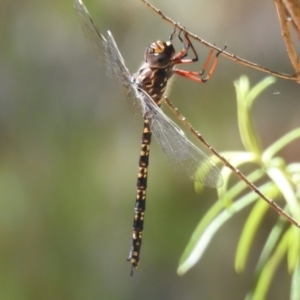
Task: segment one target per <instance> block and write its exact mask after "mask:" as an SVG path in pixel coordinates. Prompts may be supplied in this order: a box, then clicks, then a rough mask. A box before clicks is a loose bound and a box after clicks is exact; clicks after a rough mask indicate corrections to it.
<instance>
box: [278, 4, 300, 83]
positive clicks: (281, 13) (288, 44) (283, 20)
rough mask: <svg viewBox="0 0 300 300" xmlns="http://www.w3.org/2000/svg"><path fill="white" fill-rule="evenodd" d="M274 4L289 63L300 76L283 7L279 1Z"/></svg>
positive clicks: (299, 65)
mask: <svg viewBox="0 0 300 300" xmlns="http://www.w3.org/2000/svg"><path fill="white" fill-rule="evenodd" d="M274 2H275V6H276V9H277V13H278V18H279V22H280V26H281V30H282V37H283V40H284V42H285V46H286V50H287V53H288V55H289V58H290V61H291V63H292V66H293V68H294V70H295V72H296V74H298V75H299V74H300V63H299V59H298V56H297V53H296V50H295V48H294V44H293V42H292V38H291V34H290V30H289V28H288V24H287V18H286V12H285V7H284V5H283V3H282V1H281V0H274ZM297 82H299V83H300V79H299V76H298V80H297Z"/></svg>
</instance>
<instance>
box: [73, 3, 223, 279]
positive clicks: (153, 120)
mask: <svg viewBox="0 0 300 300" xmlns="http://www.w3.org/2000/svg"><path fill="white" fill-rule="evenodd" d="M74 7H75V9H76V12H77V14H78V17H79V21H80V24H81V27H82V30H83V32H84V35H85V37H86V38H87V40H89V41H90V42H91V44H92V46H93V48H94V50H95V52H96V54H97V56H100V57H102V58H103V57H104V60H105V64H106V67H107V69H108V70H109V72H110V74H111V75H112V77H114V78H117V79H118V80H119V81H120V82H121V83H122V85H123V86H124V88H125V91H126V96H127V99H128V103H129V105H130V106H131V107H132V109H133V111H134V113H136V114H139V115H141V116H142V117H143V120H144V125H143V134H142V143H141V152H140V158H139V171H138V179H137V194H136V202H135V215H134V222H133V234H132V244H131V249H130V253H129V257H128V260H129V261H130V262H131V265H132V271H131V275H133V272H134V270H135V269H136V268H137V265H138V262H139V257H140V251H141V244H142V231H143V226H144V214H145V208H146V188H147V175H148V164H149V149H150V142H151V136H152V135H153V136H154V137H155V139H156V141H157V143H158V144H159V145H160V146H161V148H162V149H163V151H164V153H165V154H166V156H167V158H168V160H169V161H170V163H171V165H172V166H173V167H174V169H175V170H176V171H178V172H180V173H181V174H182V173H184V174H186V175H187V176H188V177H190V178H191V179H193V180H195V181H197V182H199V183H201V184H203V185H205V186H208V187H213V188H218V187H220V186H221V185H222V183H223V180H222V177H221V174H220V172H219V170H218V168H217V166H216V165H215V164H214V163H213V162H212V161H211V160H210V159H209V157H208V156H207V155H206V154H205V153H204V152H202V151H201V150H200V149H198V148H197V147H196V146H195V145H194V144H192V143H191V142H190V141H189V140H188V139H187V137H186V136H185V134H184V133H183V131H182V130H181V129H180V128H179V127H178V126H177V125H176V124H175V123H174V122H173V121H172V120H171V119H169V118H168V117H167V116H166V115H165V114H164V113H163V112H162V110H161V108H160V106H161V103H162V99H163V98H162V97H163V94H164V91H165V89H166V86H167V83H168V80H169V79H170V77H171V76H172V75H173V74H177V75H180V76H183V77H185V78H188V79H191V80H194V81H196V82H199V83H201V82H206V81H207V80H208V79H209V78H210V77H211V75H212V74H213V72H214V70H215V67H216V65H217V62H218V56H219V54H220V53H221V51H219V52H217V54H216V55H215V56H214V59H213V62H212V65H211V68H210V70H209V72H208V73H207V75H206V77H205V78H202V77H201V76H202V75H203V73H204V71H205V69H206V68H207V66H208V65H209V62H210V61H211V59H212V57H213V50H211V51H210V53H209V55H208V58H207V60H206V61H205V64H204V66H203V70H202V71H201V72H193V71H185V70H179V69H176V68H175V65H178V64H188V63H193V62H196V61H198V56H197V53H196V51H195V49H194V47H193V45H192V43H191V41H190V39H189V37H188V35H187V34H186V33H184V38H182V37H181V34H182V31H179V33H178V35H177V36H178V38H179V40H180V41H181V43H182V44H183V49H182V50H181V51H180V52H178V53H177V54H176V53H175V49H174V46H173V44H172V39H173V36H174V35H175V33H176V29H175V30H174V31H173V32H172V34H171V36H170V38H169V41H167V42H163V41H156V42H153V43H152V44H151V45H150V46H149V47H147V49H146V51H145V55H144V58H145V62H144V64H143V65H142V66H141V67H140V68H139V70H138V71H137V72H136V73H135V74H133V75H131V74H130V73H129V71H128V69H127V67H126V66H125V63H124V60H123V58H122V55H121V53H120V51H119V49H118V47H117V44H116V42H115V40H114V38H113V36H112V34H111V32H110V31H107V35H106V36H104V35H102V34H101V33H100V31H99V29H98V28H97V26H96V25H95V23H94V21H93V20H92V18H91V17H90V14H89V12H88V10H87V9H86V7H85V6H84V4H83V2H82V1H81V0H75V1H74ZM224 49H225V48H224ZM224 49H223V50H224ZM189 50H191V51H192V52H193V54H194V56H195V57H194V58H192V59H190V58H187V55H188V51H189ZM223 50H222V51H223Z"/></svg>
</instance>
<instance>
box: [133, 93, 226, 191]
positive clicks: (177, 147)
mask: <svg viewBox="0 0 300 300" xmlns="http://www.w3.org/2000/svg"><path fill="white" fill-rule="evenodd" d="M139 97H142V98H143V102H144V103H145V115H144V117H145V118H147V119H148V120H149V122H150V124H151V125H150V127H151V130H152V133H153V136H154V138H155V139H156V141H157V143H158V144H159V145H160V147H161V148H162V149H163V151H164V153H165V154H166V156H167V158H168V160H169V162H170V163H171V165H172V167H173V169H174V170H175V171H176V172H178V173H181V174H182V173H184V174H185V175H187V176H188V177H190V178H191V179H193V180H195V181H197V182H200V183H201V184H203V185H206V186H209V187H213V188H218V187H220V186H222V184H223V179H222V176H221V174H220V171H219V169H218V168H217V166H216V165H215V164H214V163H213V162H212V161H211V160H210V159H209V157H208V156H207V155H206V154H205V153H204V152H202V151H201V150H200V149H198V148H197V147H196V146H195V145H194V144H193V143H191V142H190V141H189V140H188V139H187V137H186V136H185V134H184V132H183V131H182V130H181V129H180V128H179V127H178V126H177V125H176V124H175V123H174V122H173V121H172V120H170V119H169V118H168V117H167V116H166V115H165V114H164V113H163V112H162V110H161V109H160V108H159V107H158V106H157V105H156V104H155V102H154V101H153V100H152V98H151V97H150V96H149V95H148V94H147V93H146V92H145V91H143V90H140V92H139Z"/></svg>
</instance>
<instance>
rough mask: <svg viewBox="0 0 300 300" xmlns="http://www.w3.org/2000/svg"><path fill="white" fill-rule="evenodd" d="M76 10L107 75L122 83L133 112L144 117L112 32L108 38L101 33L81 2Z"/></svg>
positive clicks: (76, 1)
mask: <svg viewBox="0 0 300 300" xmlns="http://www.w3.org/2000/svg"><path fill="white" fill-rule="evenodd" d="M74 8H75V10H76V12H77V15H78V18H79V22H80V26H81V28H82V31H83V33H84V36H85V38H86V39H87V40H88V41H89V43H90V44H91V45H92V48H93V50H94V52H95V54H96V56H97V58H98V60H99V61H100V62H101V63H103V62H104V64H105V65H106V71H107V75H108V76H109V77H112V78H116V79H117V80H119V82H121V83H122V85H123V87H124V88H125V91H126V96H127V99H128V103H129V106H130V107H131V110H132V111H133V113H134V114H138V115H142V114H143V112H144V109H143V105H142V103H141V102H140V101H139V98H138V97H137V89H136V88H135V87H134V84H133V82H132V77H131V75H130V73H129V71H128V69H127V67H126V65H125V63H124V60H123V57H122V55H121V53H120V51H119V49H118V46H117V44H116V42H115V40H114V38H113V36H112V34H111V32H110V31H108V32H107V38H105V37H104V36H103V35H102V34H101V33H100V30H99V29H98V27H97V26H96V24H95V23H94V21H93V19H92V18H91V16H90V14H89V12H88V10H87V8H86V7H85V5H84V4H83V2H82V1H81V0H75V1H74Z"/></svg>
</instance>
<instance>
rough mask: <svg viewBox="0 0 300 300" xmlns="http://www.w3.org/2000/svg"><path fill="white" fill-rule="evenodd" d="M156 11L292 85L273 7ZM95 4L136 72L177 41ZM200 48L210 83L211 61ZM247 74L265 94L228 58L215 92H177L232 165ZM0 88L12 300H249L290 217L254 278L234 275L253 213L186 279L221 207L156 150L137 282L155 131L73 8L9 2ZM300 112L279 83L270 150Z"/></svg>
mask: <svg viewBox="0 0 300 300" xmlns="http://www.w3.org/2000/svg"><path fill="white" fill-rule="evenodd" d="M152 3H153V4H154V5H156V6H157V7H159V8H160V9H161V10H162V11H163V12H165V13H166V14H167V15H169V16H170V17H172V18H173V19H174V20H176V21H178V22H180V23H181V24H182V25H184V26H185V27H186V28H187V29H189V30H191V31H192V32H194V33H196V34H198V35H199V36H200V37H201V38H204V39H206V40H207V41H209V42H211V43H215V44H216V45H218V46H220V47H222V46H223V45H224V44H225V43H227V44H228V49H227V50H228V52H231V53H234V54H236V55H238V56H240V57H243V58H245V59H248V60H250V61H252V62H255V63H258V64H261V65H263V66H266V67H269V68H271V69H274V70H277V71H281V72H286V73H292V72H293V71H292V68H291V65H290V62H289V60H288V58H287V54H286V51H285V47H284V44H283V42H282V39H281V32H280V28H279V25H278V21H277V16H276V10H275V7H274V4H273V2H272V1H259V0H255V1H241V0H240V1H238V0H218V1H217V0H213V1H192V0H187V1H176V2H175V1H170V0H164V1H162V0H160V1H158V0H153V1H152ZM85 4H86V6H87V8H88V9H89V11H90V13H91V15H92V17H93V18H94V20H95V21H96V23H97V24H98V26H99V27H100V29H101V30H102V31H103V32H105V31H106V30H108V29H109V30H111V31H112V33H113V35H114V37H115V39H116V41H117V43H118V46H119V48H120V50H121V52H122V54H123V56H124V59H125V61H126V62H127V66H128V67H129V69H130V70H131V71H132V72H134V71H135V70H136V69H137V68H138V67H139V64H140V63H141V61H142V59H143V52H144V49H145V47H146V46H147V45H148V44H149V43H150V42H152V41H155V40H157V39H161V40H164V39H167V38H168V36H169V34H170V33H171V31H172V30H173V28H172V27H171V26H170V25H169V24H167V23H165V22H163V21H162V20H161V19H160V18H159V17H158V16H157V15H155V14H154V13H152V12H150V11H149V10H148V9H147V8H146V6H145V5H143V4H142V2H141V1H138V0H127V1H117V0H110V1H107V0H102V1H100V0H86V1H85ZM195 45H196V48H197V50H198V51H199V56H200V63H199V64H198V65H196V66H192V68H194V70H199V69H200V68H201V66H202V62H203V61H204V59H205V58H206V56H207V54H208V52H209V50H208V49H207V48H205V47H204V46H202V45H200V44H196V43H195ZM175 46H176V44H175ZM179 48H180V44H177V49H179ZM242 74H246V75H248V76H249V77H250V80H251V81H252V83H253V84H254V83H256V82H257V81H259V80H261V79H262V78H264V77H265V76H266V74H263V73H260V72H258V71H255V70H251V69H248V68H245V67H244V66H241V65H238V64H236V63H234V62H232V61H229V60H227V59H225V58H224V57H222V56H221V58H220V61H219V65H218V67H217V70H216V72H215V74H214V75H213V77H212V79H211V81H209V82H208V83H207V84H205V85H199V84H197V83H195V82H189V81H187V80H185V79H181V78H180V79H177V80H175V81H174V82H173V88H172V92H171V94H170V98H171V99H172V101H173V102H174V103H175V104H176V105H177V106H178V107H179V108H180V110H181V111H182V113H183V114H184V115H185V116H186V117H188V119H189V120H190V122H192V124H193V125H194V126H195V127H196V128H197V129H198V130H200V131H201V132H202V134H203V135H204V137H205V138H206V139H207V140H208V141H209V142H210V143H211V144H212V145H213V146H214V147H215V148H216V149H218V150H219V151H225V150H226V151H227V150H228V151H229V150H243V149H242V146H241V142H240V138H239V134H238V128H237V121H236V102H235V92H234V87H233V81H234V80H235V79H237V78H238V77H239V76H240V75H242ZM0 84H1V88H0V105H1V108H0V145H1V146H0V154H1V155H0V274H1V277H0V278H1V280H0V299H172V300H179V299H191V300H193V299H224V300H225V299H228V300H235V299H242V298H243V296H244V295H245V294H246V291H247V290H248V288H249V287H250V286H251V281H252V272H253V269H254V266H255V263H256V260H257V258H258V255H259V251H260V250H261V248H262V245H263V242H264V239H265V237H266V235H267V234H268V231H269V229H270V228H271V226H272V224H273V222H274V220H275V219H276V218H277V215H276V214H275V213H274V212H273V211H272V212H270V213H269V215H268V217H269V218H268V219H267V220H265V223H264V226H265V227H263V228H261V231H260V233H259V236H258V237H257V240H256V241H257V244H256V245H255V246H256V248H255V249H254V250H253V251H252V252H251V257H250V258H251V261H250V263H249V265H248V271H247V272H246V273H243V274H241V275H237V274H236V273H235V271H234V268H233V262H234V255H235V247H236V242H237V240H238V238H239V234H240V231H241V227H242V225H243V221H244V218H245V217H246V215H247V212H245V213H244V215H239V216H238V217H236V218H235V219H234V221H231V222H230V223H228V224H227V225H226V227H224V228H223V230H222V231H221V232H220V233H219V234H218V235H217V237H216V239H215V240H214V241H212V244H211V246H210V247H209V251H208V252H207V253H206V255H205V259H203V260H202V261H201V262H200V264H198V265H197V266H196V267H195V268H193V269H192V270H191V271H190V272H189V273H188V274H187V275H186V276H184V277H178V276H177V274H176V268H177V264H178V260H179V257H180V255H181V254H182V251H183V249H184V247H185V246H186V243H187V242H188V240H189V238H190V235H191V233H192V231H193V230H194V228H195V226H196V225H197V223H198V221H199V220H200V218H201V216H203V214H204V213H205V211H206V210H207V208H208V207H209V206H210V205H211V204H212V203H213V202H214V201H216V199H217V195H216V191H214V190H210V189H205V191H204V192H203V193H202V194H201V195H197V194H196V193H195V192H194V189H193V183H192V182H191V181H189V180H188V179H186V178H184V177H180V176H178V175H176V174H174V173H173V171H172V169H171V168H170V166H169V164H168V161H167V160H166V159H165V157H164V154H163V153H162V151H161V149H159V147H158V146H157V145H156V144H155V142H153V145H152V148H151V155H150V169H149V172H150V173H149V184H148V202H147V211H146V222H145V231H144V236H143V237H144V239H143V247H142V253H141V262H140V265H139V268H138V270H137V272H136V274H135V276H134V277H133V278H131V277H130V276H129V274H130V264H129V263H128V262H126V258H127V255H128V251H129V247H130V239H131V227H132V221H133V206H134V201H135V193H136V192H135V185H136V176H137V163H138V156H139V145H140V138H141V130H142V122H141V120H140V119H139V118H135V117H133V116H132V114H131V112H130V111H129V109H128V107H127V103H126V100H125V96H124V94H123V90H122V88H119V86H118V85H117V83H116V82H114V81H112V80H111V79H109V78H108V77H107V76H106V74H105V70H104V68H103V67H100V66H99V65H98V64H97V62H96V58H95V57H94V56H93V54H92V53H91V51H90V48H89V45H88V44H87V42H86V40H85V39H84V36H83V34H82V32H81V28H80V26H79V22H78V20H77V16H76V13H75V11H74V9H73V3H72V1H57V0H55V1H32V0H26V1H8V0H2V1H1V10H0ZM299 109H300V99H299V87H298V86H297V85H296V83H294V82H289V81H286V80H281V79H278V80H277V82H276V84H275V85H273V86H272V87H271V88H269V89H268V91H267V92H264V93H263V95H262V96H261V100H260V101H258V102H257V103H256V105H255V108H254V111H255V115H254V118H255V122H256V126H257V129H258V131H259V132H260V134H261V136H262V140H263V145H264V146H268V145H269V144H270V143H272V142H273V141H274V140H276V139H277V138H278V137H280V136H281V135H283V134H284V133H286V132H287V131H289V130H291V129H293V128H295V127H297V126H299V125H300V120H299ZM167 113H168V112H167ZM196 143H197V142H196ZM198 145H199V144H198ZM199 146H200V145H199ZM298 147H299V144H298V145H296V144H293V147H290V148H289V149H287V150H286V151H285V152H284V153H283V156H284V157H285V158H286V159H287V161H292V160H298V159H299V150H298ZM289 280H290V278H289V276H288V274H287V271H286V268H285V266H284V265H283V266H282V268H281V270H280V272H279V273H278V276H277V277H276V279H275V283H274V284H273V285H272V290H271V291H270V293H269V297H270V298H269V299H273V300H276V299H286V298H287V297H288V291H289V285H290V282H289Z"/></svg>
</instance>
